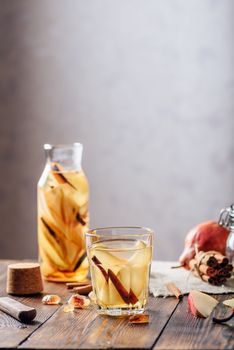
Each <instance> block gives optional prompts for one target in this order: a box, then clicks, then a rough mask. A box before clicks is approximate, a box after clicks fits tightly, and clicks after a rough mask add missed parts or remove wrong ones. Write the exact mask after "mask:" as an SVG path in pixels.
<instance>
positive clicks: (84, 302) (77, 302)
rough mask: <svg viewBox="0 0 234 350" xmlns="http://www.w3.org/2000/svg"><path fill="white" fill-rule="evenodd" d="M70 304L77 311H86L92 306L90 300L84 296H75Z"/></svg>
mask: <svg viewBox="0 0 234 350" xmlns="http://www.w3.org/2000/svg"><path fill="white" fill-rule="evenodd" d="M68 304H70V305H73V306H74V308H75V309H84V308H86V307H88V306H89V305H90V300H89V299H88V298H86V297H85V296H83V295H79V294H73V295H72V296H71V298H70V299H69V300H68Z"/></svg>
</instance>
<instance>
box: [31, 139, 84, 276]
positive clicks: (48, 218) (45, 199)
mask: <svg viewBox="0 0 234 350" xmlns="http://www.w3.org/2000/svg"><path fill="white" fill-rule="evenodd" d="M44 150H45V154H46V165H45V169H44V171H43V173H42V175H41V178H40V180H39V182H38V187H37V193H38V194H37V196H38V246H39V259H40V263H41V271H42V274H43V276H44V277H45V278H46V279H47V280H50V281H58V282H62V281H63V282H65V281H82V280H84V279H85V278H86V276H87V273H88V260H87V257H86V250H85V237H84V235H85V233H86V232H87V231H88V226H89V208H88V203H89V186H88V181H87V178H86V176H85V174H84V172H83V170H82V167H81V158H82V150H83V146H82V144H80V143H74V144H71V145H58V146H53V145H50V144H45V145H44Z"/></svg>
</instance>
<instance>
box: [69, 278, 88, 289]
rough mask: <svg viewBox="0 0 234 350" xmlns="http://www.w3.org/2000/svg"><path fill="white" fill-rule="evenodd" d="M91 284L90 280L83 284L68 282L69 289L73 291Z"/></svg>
mask: <svg viewBox="0 0 234 350" xmlns="http://www.w3.org/2000/svg"><path fill="white" fill-rule="evenodd" d="M89 284H91V281H90V280H85V281H83V282H68V283H66V286H67V289H73V288H75V287H83V286H87V285H89Z"/></svg>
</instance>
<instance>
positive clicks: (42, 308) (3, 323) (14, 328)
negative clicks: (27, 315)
mask: <svg viewBox="0 0 234 350" xmlns="http://www.w3.org/2000/svg"><path fill="white" fill-rule="evenodd" d="M11 262H12V261H4V262H1V263H0V296H5V295H7V294H6V291H5V287H6V270H7V265H8V264H9V263H11ZM55 290H56V291H57V293H58V294H59V295H61V297H62V298H64V296H65V293H64V292H65V287H64V286H63V285H62V284H61V285H59V284H56V283H46V282H45V284H44V294H47V293H52V292H54V291H55ZM42 296H43V295H42V294H39V295H36V296H33V297H15V296H14V297H13V296H12V298H14V299H16V300H19V301H21V302H22V303H25V304H27V305H28V306H32V307H35V308H36V309H37V316H36V318H35V320H34V321H33V322H32V323H31V324H27V325H25V324H22V323H21V322H19V321H17V320H15V319H14V318H13V317H11V316H9V315H7V314H5V313H4V312H2V311H0V349H4V348H16V347H17V346H18V345H19V344H20V343H21V342H23V341H24V340H25V339H26V338H27V337H28V336H29V335H30V334H32V333H33V332H34V331H35V330H36V329H37V328H38V327H40V326H41V325H42V324H43V323H44V322H45V321H46V320H47V319H48V318H50V317H51V316H52V315H53V314H54V313H55V312H56V310H57V309H58V308H59V307H60V305H58V306H57V305H56V306H52V307H50V308H48V307H47V306H46V305H43V304H42V303H41V299H42Z"/></svg>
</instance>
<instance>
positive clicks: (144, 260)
mask: <svg viewBox="0 0 234 350" xmlns="http://www.w3.org/2000/svg"><path fill="white" fill-rule="evenodd" d="M135 247H136V251H135V253H134V254H133V255H132V256H131V258H130V259H128V264H129V265H131V266H144V265H149V264H150V262H151V258H152V247H150V246H149V247H147V246H146V243H145V242H143V241H137V243H136V245H135Z"/></svg>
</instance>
